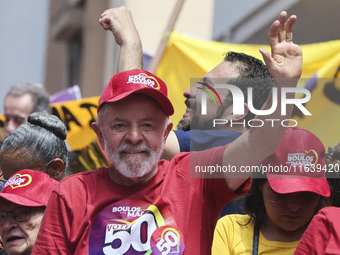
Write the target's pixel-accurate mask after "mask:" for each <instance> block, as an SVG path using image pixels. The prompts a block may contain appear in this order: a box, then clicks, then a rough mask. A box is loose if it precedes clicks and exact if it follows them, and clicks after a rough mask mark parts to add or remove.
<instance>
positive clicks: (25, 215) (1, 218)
mask: <svg viewBox="0 0 340 255" xmlns="http://www.w3.org/2000/svg"><path fill="white" fill-rule="evenodd" d="M9 213H10V214H12V216H13V219H14V220H15V221H16V222H23V221H26V220H29V219H30V218H31V208H30V207H19V208H16V209H14V210H12V211H9V212H0V226H3V225H4V224H5V221H6V220H7V218H8V214H9Z"/></svg>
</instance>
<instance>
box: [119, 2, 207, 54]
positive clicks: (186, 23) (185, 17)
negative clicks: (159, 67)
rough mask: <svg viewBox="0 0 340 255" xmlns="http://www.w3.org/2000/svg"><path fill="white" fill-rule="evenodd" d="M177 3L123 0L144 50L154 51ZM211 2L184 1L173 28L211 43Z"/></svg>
mask: <svg viewBox="0 0 340 255" xmlns="http://www.w3.org/2000/svg"><path fill="white" fill-rule="evenodd" d="M176 2H177V0H138V1H136V0H125V6H126V7H127V8H129V9H130V10H131V12H132V14H133V18H134V21H135V24H136V27H137V29H138V31H139V34H140V37H141V39H142V43H143V49H144V50H147V51H150V52H151V53H154V52H156V50H157V47H158V45H159V42H160V40H161V39H162V35H163V32H164V30H165V28H166V26H167V24H168V22H169V19H170V16H171V14H172V11H173V9H174V7H175V4H176ZM213 3H214V1H213V0H185V1H184V4H183V8H182V10H181V12H180V15H179V17H178V20H177V23H176V25H175V29H176V30H179V31H181V32H185V33H189V34H191V35H193V36H197V37H201V38H203V39H207V40H210V38H211V31H212V20H213V19H212V15H213Z"/></svg>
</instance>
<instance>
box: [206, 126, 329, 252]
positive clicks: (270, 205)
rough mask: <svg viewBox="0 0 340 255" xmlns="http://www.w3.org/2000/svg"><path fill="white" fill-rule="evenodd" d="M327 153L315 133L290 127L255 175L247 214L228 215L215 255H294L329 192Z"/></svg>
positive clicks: (247, 197) (221, 222)
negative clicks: (326, 166) (326, 169)
mask: <svg viewBox="0 0 340 255" xmlns="http://www.w3.org/2000/svg"><path fill="white" fill-rule="evenodd" d="M324 157H325V149H324V146H323V144H322V143H321V141H320V140H319V139H318V138H317V137H316V136H315V135H313V134H312V133H310V132H309V131H307V130H304V129H301V128H297V127H295V128H288V129H287V131H286V133H285V135H284V137H283V139H282V142H281V144H280V146H279V147H278V149H277V150H276V152H275V153H274V154H272V155H271V156H269V157H268V158H267V159H266V160H265V161H264V162H262V164H261V165H260V167H259V169H260V171H261V173H259V174H254V175H253V177H254V178H253V182H252V186H251V188H250V189H249V191H248V192H247V194H246V195H245V211H246V212H247V215H238V214H234V215H227V216H225V217H223V218H221V219H220V220H219V222H218V223H217V227H216V230H215V234H214V242H213V248H212V254H213V255H219V254H221V255H222V254H224V255H225V254H233V255H238V254H293V253H294V251H295V249H296V246H297V245H298V242H299V240H300V238H301V236H302V234H303V232H304V231H305V229H306V228H307V226H308V224H309V222H310V220H311V219H312V217H313V216H314V215H315V214H316V213H317V212H318V211H319V209H320V208H322V207H323V206H324V203H325V197H329V196H330V189H329V186H328V183H327V180H326V178H325V172H324V171H320V169H322V167H325V158H324Z"/></svg>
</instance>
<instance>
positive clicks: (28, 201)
mask: <svg viewBox="0 0 340 255" xmlns="http://www.w3.org/2000/svg"><path fill="white" fill-rule="evenodd" d="M57 184H58V181H56V180H54V179H52V178H50V177H49V176H48V175H47V174H45V173H42V172H38V171H35V170H27V169H24V170H21V171H19V172H18V173H16V174H15V175H13V176H12V177H11V178H10V179H9V180H8V181H7V182H6V184H5V186H4V188H3V190H2V191H1V193H0V235H1V237H2V239H3V244H4V247H5V250H6V252H7V254H9V255H29V254H31V252H32V249H33V246H34V243H35V241H36V239H37V235H38V232H39V228H40V224H41V220H42V218H43V215H44V212H45V208H46V206H47V202H48V199H49V197H50V195H51V192H52V190H53V189H54V188H55V187H56V186H57Z"/></svg>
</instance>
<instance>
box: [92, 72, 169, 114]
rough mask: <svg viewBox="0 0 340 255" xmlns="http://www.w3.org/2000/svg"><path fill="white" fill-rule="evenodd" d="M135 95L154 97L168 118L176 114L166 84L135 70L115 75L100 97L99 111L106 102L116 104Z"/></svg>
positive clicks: (147, 73) (148, 74)
mask: <svg viewBox="0 0 340 255" xmlns="http://www.w3.org/2000/svg"><path fill="white" fill-rule="evenodd" d="M134 93H141V94H145V95H148V96H150V97H152V98H153V99H154V100H156V101H157V102H158V104H159V105H160V107H161V108H162V109H163V111H164V113H165V114H166V115H167V116H170V115H172V114H173V113H174V108H173V106H172V104H171V102H170V100H169V98H168V89H167V87H166V84H165V83H164V82H163V81H162V80H161V79H160V78H158V77H157V76H156V75H154V74H152V73H150V72H148V71H145V70H143V69H134V70H129V71H125V72H120V73H117V74H115V75H114V76H113V77H112V78H111V80H110V82H109V83H108V84H107V85H106V86H105V88H104V91H103V93H102V94H101V96H100V99H99V103H98V110H97V111H99V109H100V107H101V106H102V104H103V103H105V102H108V103H112V102H116V101H119V100H121V99H124V98H126V97H127V96H129V95H131V94H134Z"/></svg>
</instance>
